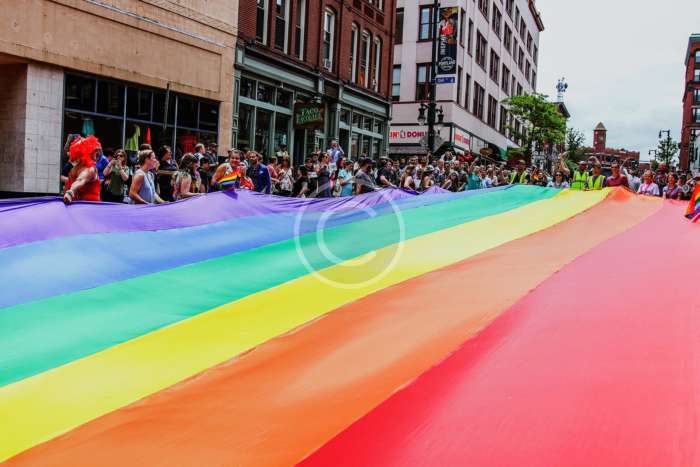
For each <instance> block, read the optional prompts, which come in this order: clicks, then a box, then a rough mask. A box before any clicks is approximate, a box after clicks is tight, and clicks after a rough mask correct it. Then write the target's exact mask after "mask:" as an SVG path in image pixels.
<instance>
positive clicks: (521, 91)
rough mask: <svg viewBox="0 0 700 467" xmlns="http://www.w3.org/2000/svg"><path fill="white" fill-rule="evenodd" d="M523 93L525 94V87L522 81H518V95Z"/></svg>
mask: <svg viewBox="0 0 700 467" xmlns="http://www.w3.org/2000/svg"><path fill="white" fill-rule="evenodd" d="M522 95H523V87H522V85H521V84H520V83H518V96H522Z"/></svg>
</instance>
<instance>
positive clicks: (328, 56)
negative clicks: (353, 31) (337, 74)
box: [322, 8, 335, 71]
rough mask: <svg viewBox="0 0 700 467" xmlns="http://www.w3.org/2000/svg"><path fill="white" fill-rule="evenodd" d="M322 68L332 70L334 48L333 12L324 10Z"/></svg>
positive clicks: (327, 9)
mask: <svg viewBox="0 0 700 467" xmlns="http://www.w3.org/2000/svg"><path fill="white" fill-rule="evenodd" d="M322 45H323V47H322V50H323V68H325V69H326V70H329V71H330V70H332V69H333V61H334V60H333V58H334V57H333V47H334V46H335V11H333V10H331V9H330V8H326V9H325V10H324V12H323V44H322Z"/></svg>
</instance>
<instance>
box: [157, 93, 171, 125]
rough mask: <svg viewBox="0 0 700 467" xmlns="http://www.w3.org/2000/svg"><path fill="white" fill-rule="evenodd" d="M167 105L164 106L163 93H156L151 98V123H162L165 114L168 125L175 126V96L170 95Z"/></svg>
mask: <svg viewBox="0 0 700 467" xmlns="http://www.w3.org/2000/svg"><path fill="white" fill-rule="evenodd" d="M168 101H169V102H168V105H167V106H166V105H165V93H164V92H156V93H155V94H154V96H153V121H154V122H158V123H163V120H164V119H165V114H166V113H167V114H168V118H167V120H168V124H169V125H173V124H175V95H174V94H170V99H168Z"/></svg>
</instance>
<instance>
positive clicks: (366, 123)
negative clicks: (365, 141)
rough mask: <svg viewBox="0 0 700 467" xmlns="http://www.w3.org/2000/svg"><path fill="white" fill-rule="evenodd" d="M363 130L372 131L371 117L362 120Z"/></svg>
mask: <svg viewBox="0 0 700 467" xmlns="http://www.w3.org/2000/svg"><path fill="white" fill-rule="evenodd" d="M362 129H363V130H367V131H372V119H371V118H369V117H363V119H362Z"/></svg>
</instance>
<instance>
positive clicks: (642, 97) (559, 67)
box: [536, 0, 700, 159]
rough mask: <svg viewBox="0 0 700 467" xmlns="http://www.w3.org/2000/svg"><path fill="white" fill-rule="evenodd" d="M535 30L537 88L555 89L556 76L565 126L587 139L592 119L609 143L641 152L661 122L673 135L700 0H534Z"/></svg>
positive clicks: (699, 24) (698, 28) (653, 141)
mask: <svg viewBox="0 0 700 467" xmlns="http://www.w3.org/2000/svg"><path fill="white" fill-rule="evenodd" d="M536 5H537V8H538V10H539V11H540V12H541V14H542V20H543V21H544V24H545V31H544V32H543V33H542V35H541V36H540V57H541V58H540V62H539V73H538V78H537V80H538V84H537V87H538V92H541V93H544V94H548V95H549V96H550V97H551V98H552V99H554V98H555V96H556V90H555V85H556V82H557V79H558V78H561V77H562V76H563V77H565V78H566V81H567V82H568V83H569V90H568V91H567V93H566V95H565V98H564V102H565V103H566V106H567V108H568V109H569V112H570V113H571V119H570V120H569V124H570V126H573V127H574V128H577V129H579V130H581V131H582V132H583V133H584V134H585V136H586V144H587V145H591V144H592V134H593V128H594V127H595V125H596V124H597V123H598V122H599V121H602V122H603V123H605V126H606V128H607V129H608V147H614V148H625V149H631V150H635V151H640V152H641V153H642V154H641V157H642V159H648V151H649V149H652V148H655V147H656V146H657V139H658V134H659V130H660V129H662V128H663V129H670V130H671V137H672V138H674V139H675V140H678V139H679V138H680V126H681V118H682V98H683V87H684V75H683V73H684V70H685V66H684V60H685V53H686V48H687V46H688V37H689V36H690V34H691V33H700V1H698V0H666V1H665V2H645V1H640V0H587V1H584V2H582V1H578V0H537V1H536Z"/></svg>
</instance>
